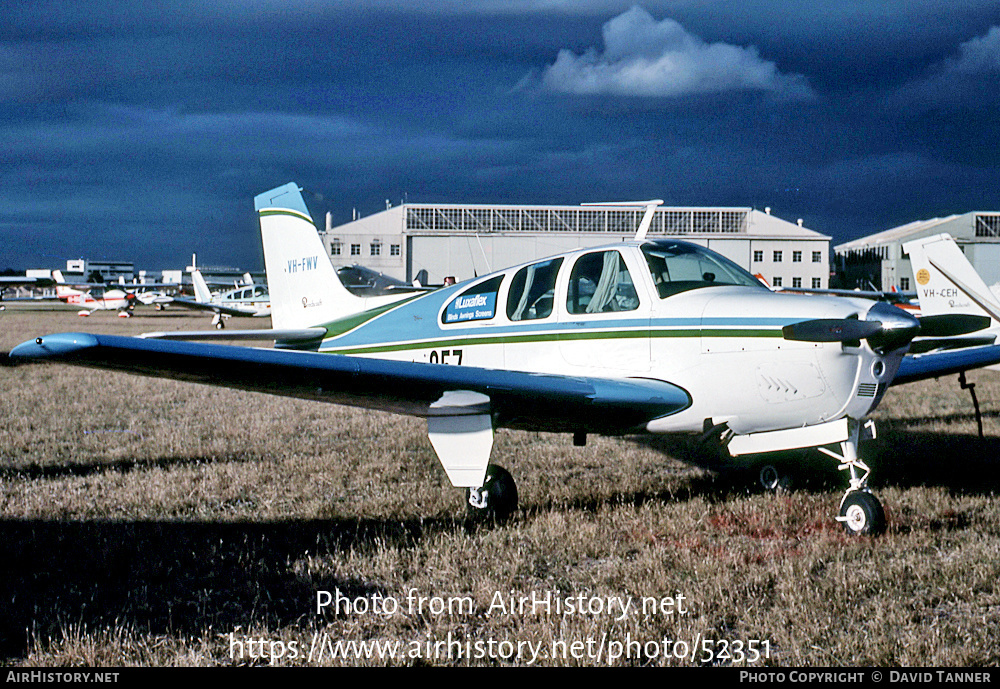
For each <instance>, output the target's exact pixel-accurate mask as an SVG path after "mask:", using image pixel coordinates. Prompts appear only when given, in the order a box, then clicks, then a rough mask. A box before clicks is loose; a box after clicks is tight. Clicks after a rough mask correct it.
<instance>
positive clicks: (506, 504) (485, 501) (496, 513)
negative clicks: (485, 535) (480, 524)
mask: <svg viewBox="0 0 1000 689" xmlns="http://www.w3.org/2000/svg"><path fill="white" fill-rule="evenodd" d="M465 497H466V503H467V504H468V506H469V511H470V512H471V513H472V514H473V515H474V516H476V517H478V518H482V519H487V520H489V519H492V520H494V521H504V520H506V519H508V518H509V517H510V516H511V515H512V514H514V512H515V511H516V510H517V485H516V484H515V483H514V477H512V476H511V475H510V472H509V471H507V470H506V469H504V468H503V467H501V466H496V465H495V464H491V465H490V466H489V468H488V469H487V470H486V479H485V480H484V481H483V486H482V488H468V489H466V492H465Z"/></svg>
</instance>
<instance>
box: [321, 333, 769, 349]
mask: <svg viewBox="0 0 1000 689" xmlns="http://www.w3.org/2000/svg"><path fill="white" fill-rule="evenodd" d="M651 337H655V338H665V337H686V338H694V337H697V338H705V337H754V338H758V337H776V338H781V337H782V333H781V330H723V329H710V330H702V329H688V328H685V329H676V330H653V331H650V330H644V329H637V330H600V331H589V332H580V333H575V332H559V333H537V334H535V333H532V334H527V335H493V336H485V337H476V336H474V335H466V336H461V337H454V338H448V339H441V340H424V341H420V342H398V343H387V344H377V345H364V346H360V347H344V348H337V347H330V348H326V347H325V346H324V345H320V351H322V352H329V353H331V354H383V353H386V352H405V351H411V350H414V349H437V348H441V347H456V346H458V347H470V346H473V345H491V344H528V343H535V342H572V341H577V340H622V339H634V338H651Z"/></svg>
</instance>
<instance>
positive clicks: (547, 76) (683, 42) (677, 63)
mask: <svg viewBox="0 0 1000 689" xmlns="http://www.w3.org/2000/svg"><path fill="white" fill-rule="evenodd" d="M603 35H604V51H603V52H600V51H598V50H596V49H594V48H590V49H589V50H587V51H586V52H585V53H584V54H583V55H576V54H574V53H573V52H572V51H570V50H561V51H559V55H558V57H557V58H556V61H555V63H553V64H552V65H549V66H548V67H546V68H545V70H544V72H543V73H542V75H541V81H542V85H543V87H544V88H545V89H548V90H550V91H554V92H558V93H574V94H581V95H594V94H608V95H625V96H660V97H672V96H683V95H689V94H705V93H724V92H732V91H763V92H769V93H772V94H774V95H777V96H780V97H783V98H811V97H812V96H813V91H812V89H811V88H810V86H809V84H808V82H807V80H806V78H805V77H804V76H802V75H801V74H782V73H781V72H780V71H779V70H778V68H777V66H776V65H775V64H774V63H773V62H770V61H768V60H764V59H762V58H761V57H760V54H759V53H758V52H757V49H756V48H754V47H752V46H750V47H746V48H743V47H740V46H735V45H729V44H727V43H706V42H705V41H703V40H702V39H701V38H699V37H698V36H695V35H694V34H691V33H689V32H688V31H686V30H685V29H684V27H682V26H681V25H680V24H678V23H677V22H676V21H674V20H673V19H669V18H668V19H663V20H662V21H656V20H655V19H654V18H653V17H652V16H651V15H650V14H649V13H648V12H647V11H646V10H645V9H643V8H641V7H638V6H636V7H633V8H632V9H630V10H628V11H627V12H624V13H623V14H621V15H619V16H617V17H615V18H614V19H612V20H610V21H608V22H607V23H606V24H605V25H604V28H603Z"/></svg>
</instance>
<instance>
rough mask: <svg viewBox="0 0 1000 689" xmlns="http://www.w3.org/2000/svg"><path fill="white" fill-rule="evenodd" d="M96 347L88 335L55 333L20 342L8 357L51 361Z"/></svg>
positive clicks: (94, 339) (94, 338)
mask: <svg viewBox="0 0 1000 689" xmlns="http://www.w3.org/2000/svg"><path fill="white" fill-rule="evenodd" d="M97 345H98V340H97V338H96V337H95V336H93V335H91V334H89V333H55V334H53V335H45V336H43V337H36V338H35V339H34V340H28V341H27V342H22V343H21V344H19V345H17V346H16V347H14V348H13V349H12V350H10V353H9V357H10V359H11V360H12V361H17V360H19V359H52V358H58V357H61V356H66V355H67V354H72V353H73V352H77V351H80V350H81V349H88V348H90V347H96V346H97Z"/></svg>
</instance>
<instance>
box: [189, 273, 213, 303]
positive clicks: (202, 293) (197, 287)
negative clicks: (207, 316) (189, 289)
mask: <svg viewBox="0 0 1000 689" xmlns="http://www.w3.org/2000/svg"><path fill="white" fill-rule="evenodd" d="M191 282H192V283H194V298H195V300H196V301H200V302H201V303H203V304H207V303H208V302H210V301H212V290H210V289H209V288H208V283H207V282H205V276H204V275H202V274H201V271H200V270H197V269H195V270H194V271H193V272H192V273H191Z"/></svg>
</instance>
